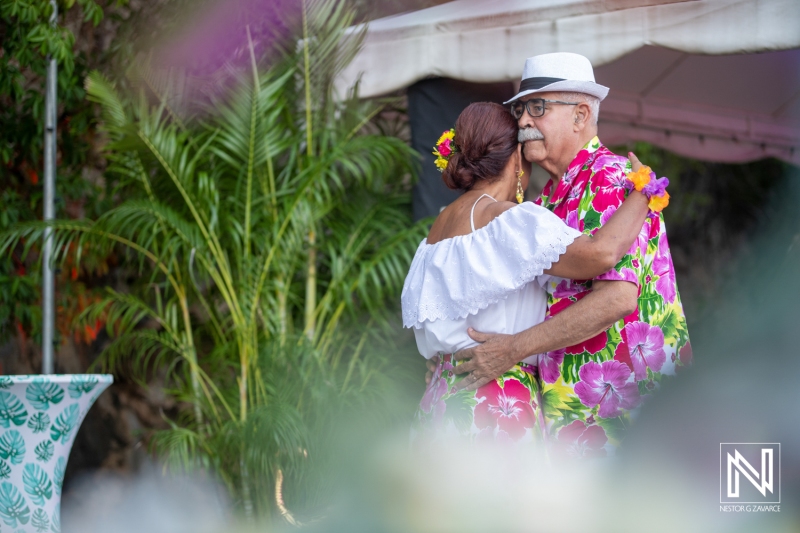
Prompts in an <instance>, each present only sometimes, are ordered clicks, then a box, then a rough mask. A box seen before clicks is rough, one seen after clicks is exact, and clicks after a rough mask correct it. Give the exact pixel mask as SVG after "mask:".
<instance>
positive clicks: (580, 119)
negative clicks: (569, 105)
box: [572, 102, 591, 131]
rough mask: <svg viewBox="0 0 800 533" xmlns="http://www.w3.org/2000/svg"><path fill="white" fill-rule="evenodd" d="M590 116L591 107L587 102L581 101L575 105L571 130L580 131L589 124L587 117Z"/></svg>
mask: <svg viewBox="0 0 800 533" xmlns="http://www.w3.org/2000/svg"><path fill="white" fill-rule="evenodd" d="M590 116H591V109H590V108H589V104H587V103H586V102H581V103H579V104H578V105H576V106H575V113H574V115H573V120H574V124H573V125H572V131H582V130H583V129H584V128H586V126H588V125H589V117H590Z"/></svg>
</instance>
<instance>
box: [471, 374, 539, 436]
mask: <svg viewBox="0 0 800 533" xmlns="http://www.w3.org/2000/svg"><path fill="white" fill-rule="evenodd" d="M475 398H478V399H479V400H482V401H481V402H480V403H479V404H478V405H476V406H475V419H474V420H475V425H476V426H477V427H478V429H486V428H489V429H493V428H495V427H496V428H498V430H499V431H498V436H500V431H502V432H505V433H507V434H508V436H509V437H511V439H512V440H519V439H521V438H522V437H523V436H524V435H525V428H532V427H533V425H534V423H535V421H536V416H535V414H534V411H533V406H532V405H531V391H530V390H528V388H527V387H525V386H524V385H523V384H522V383H520V382H519V381H517V380H515V379H508V380H506V381H505V383H503V387H502V388H501V387H500V385H499V384H498V383H497V380H496V379H494V380H492V381H490V382H489V383H487V384H486V385H484V386H483V387H481V388H479V389H478V390H477V391H475Z"/></svg>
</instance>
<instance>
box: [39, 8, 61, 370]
mask: <svg viewBox="0 0 800 533" xmlns="http://www.w3.org/2000/svg"><path fill="white" fill-rule="evenodd" d="M50 5H51V6H53V13H52V15H51V16H50V24H51V25H53V26H55V25H56V19H57V18H58V6H57V5H56V0H50ZM46 83H47V85H46V91H47V93H46V96H45V98H46V100H45V119H44V120H45V123H44V220H45V221H48V220H53V219H54V218H55V205H54V204H55V202H54V200H55V192H56V99H57V97H58V92H57V88H58V71H57V69H56V60H55V58H53V57H50V56H48V58H47V82H46ZM52 256H53V236H52V230H51V229H50V228H47V229H45V231H44V247H43V249H42V322H43V323H42V373H43V374H52V373H53V341H54V336H55V335H54V333H55V321H56V320H55V319H56V313H55V278H54V276H53V268H52V266H51V265H50V260H51V258H52Z"/></svg>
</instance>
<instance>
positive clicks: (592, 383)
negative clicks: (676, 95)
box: [455, 53, 691, 456]
mask: <svg viewBox="0 0 800 533" xmlns="http://www.w3.org/2000/svg"><path fill="white" fill-rule="evenodd" d="M607 94H608V89H607V88H606V87H603V86H602V85H598V84H597V83H595V81H594V72H593V70H592V66H591V64H590V63H589V60H588V59H586V58H585V57H583V56H580V55H577V54H568V53H556V54H544V55H540V56H536V57H532V58H529V59H528V60H527V61H526V63H525V69H524V73H523V79H522V83H521V84H520V92H519V94H517V95H516V96H514V98H512V99H511V100H509V101H508V102H506V103H507V104H511V111H512V114H514V116H515V118H517V120H518V121H519V127H520V133H519V136H520V142H524V154H525V159H526V160H528V161H529V162H531V163H536V164H538V165H539V166H541V167H542V168H543V169H544V170H546V171H547V172H548V173H549V174H550V177H551V179H550V181H549V182H548V183H547V184H546V185H545V187H544V190H543V191H542V194H541V196H540V197H539V198H538V199H537V200H536V203H538V204H539V205H542V206H544V207H546V208H548V209H550V210H551V211H553V212H554V213H555V214H557V215H558V216H559V217H561V218H562V219H563V220H565V221H566V223H567V224H568V225H569V226H571V227H573V228H575V229H578V230H580V231H582V232H584V233H587V234H593V233H594V232H595V231H597V229H598V228H599V227H601V226H602V225H603V224H604V223H605V222H606V221H607V220H608V218H609V217H610V216H611V214H612V213H613V212H614V211H615V210H616V209H617V208H618V207H619V205H620V204H621V203H622V201H623V200H624V198H625V179H626V173H627V172H629V171H630V161H629V160H628V159H627V158H624V157H620V156H617V155H615V154H613V153H612V152H611V151H610V150H608V148H606V147H605V146H603V144H602V143H601V142H600V140H599V139H598V137H597V118H598V113H599V108H600V101H601V100H603V98H605V96H606V95H607ZM547 291H548V294H549V301H548V311H547V318H546V320H545V322H544V323H542V324H540V325H538V326H535V327H533V328H531V329H529V330H526V331H524V332H522V333H519V334H517V335H493V334H484V333H479V332H470V335H471V336H472V338H473V339H475V340H476V341H478V342H481V343H482V344H480V345H478V346H476V347H474V348H471V349H468V350H464V351H462V352H460V353H458V354H456V356H455V357H456V359H469V361H467V362H465V363H463V364H461V365H459V366H458V367H456V368H457V370H456V372H457V373H465V372H469V374H468V375H467V376H466V377H465V378H464V380H463V381H462V382H461V384H460V387H462V388H467V389H478V388H479V387H481V386H483V385H484V384H485V383H488V382H489V381H490V380H492V379H494V377H495V376H497V375H499V374H501V373H502V372H504V371H505V370H507V369H508V368H511V366H513V364H514V363H515V362H517V361H519V360H521V359H522V358H524V357H526V356H528V355H529V354H531V353H542V355H540V356H539V365H538V372H539V374H538V382H537V383H538V385H539V387H540V389H539V391H538V394H537V403H538V410H539V413H540V414H539V420H540V425H541V426H542V427H541V428H540V429H541V430H542V432H543V435H544V438H545V439H546V440H548V441H549V442H551V443H553V444H554V445H555V447H556V448H557V449H559V450H561V451H566V452H567V453H568V455H579V456H584V455H606V454H607V453H609V452H610V453H613V451H614V450H615V448H616V446H618V445H619V443H620V442H621V440H622V438H623V436H624V432H625V428H627V427H628V426H629V424H630V422H631V420H632V418H633V417H635V414H636V412H637V411H638V409H637V407H638V406H639V405H640V404H641V403H642V401H643V399H644V397H646V396H648V395H650V394H652V393H653V392H654V391H655V390H657V389H658V387H659V382H660V381H661V380H662V378H663V376H667V375H674V373H675V370H676V368H680V367H681V366H684V365H687V364H689V362H690V361H691V346H690V344H689V337H688V333H687V329H686V319H685V316H684V313H683V308H682V306H681V301H680V296H679V294H678V290H677V285H676V283H675V271H674V268H673V265H672V259H671V255H670V250H669V244H668V242H667V234H666V229H665V227H664V219H663V216H662V215H660V214H654V213H651V214H650V215H649V216H648V218H647V219H646V221H645V224H644V226H643V227H642V230H641V233H640V235H639V239H638V242H637V243H635V244H634V245H633V247H632V248H631V250H630V251H629V252H628V254H627V255H626V256H625V257H623V258H622V260H621V261H620V262H619V264H617V266H616V267H615V268H614V269H612V270H610V271H609V272H607V273H605V274H603V275H601V276H598V277H597V278H595V279H594V280H563V279H557V278H553V279H551V280H550V281H549V282H548V284H547ZM566 344H570V346H569V347H568V348H566V349H556V348H559V347H561V346H564V345H566ZM543 352H546V353H543Z"/></svg>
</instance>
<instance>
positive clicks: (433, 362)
mask: <svg viewBox="0 0 800 533" xmlns="http://www.w3.org/2000/svg"><path fill="white" fill-rule="evenodd" d="M425 366H427V367H428V371H427V372H425V385H430V384H431V379H433V373H434V372H436V367H437V366H439V356H438V355H434V356H433V357H431V358H430V359H427V360H426V361H425Z"/></svg>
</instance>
